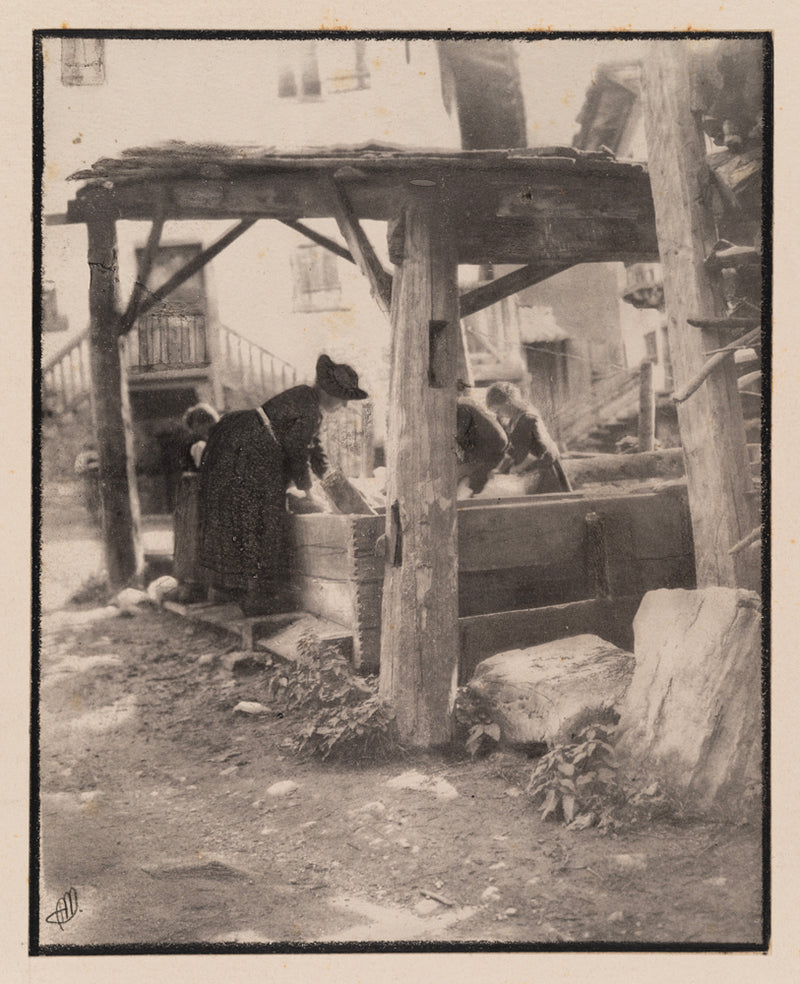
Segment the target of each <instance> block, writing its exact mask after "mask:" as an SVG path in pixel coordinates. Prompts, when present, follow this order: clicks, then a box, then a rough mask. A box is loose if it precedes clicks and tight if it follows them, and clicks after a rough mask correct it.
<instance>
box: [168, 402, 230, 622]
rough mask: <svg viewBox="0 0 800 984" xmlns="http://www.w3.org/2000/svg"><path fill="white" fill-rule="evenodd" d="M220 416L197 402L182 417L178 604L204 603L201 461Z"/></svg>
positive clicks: (175, 556)
mask: <svg viewBox="0 0 800 984" xmlns="http://www.w3.org/2000/svg"><path fill="white" fill-rule="evenodd" d="M218 421H219V414H218V413H217V411H216V410H215V409H214V408H213V407H212V406H210V405H209V404H208V403H198V404H196V405H195V406H193V407H190V408H189V409H188V410H187V411H186V413H185V414H184V415H183V428H184V437H183V441H182V446H181V462H180V464H181V470H182V474H181V480H180V483H179V485H178V492H177V496H176V501H175V516H174V526H173V529H174V540H175V549H174V553H173V559H172V570H173V573H174V575H175V577H176V578H177V580H178V583H179V588H178V595H177V598H178V601H182V602H184V603H187V604H189V603H191V602H196V601H202V600H203V599H204V598H205V597H206V594H207V587H206V584H205V579H204V577H203V573H202V568H201V567H200V563H199V559H198V546H199V542H198V541H199V534H200V495H199V493H200V477H199V474H198V473H199V470H200V461H201V460H202V456H203V451H204V450H205V446H206V443H207V442H208V438H209V435H210V434H211V431H212V429H213V428H214V426H215V425H216V424H217V422H218Z"/></svg>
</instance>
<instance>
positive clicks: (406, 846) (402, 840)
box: [395, 837, 411, 851]
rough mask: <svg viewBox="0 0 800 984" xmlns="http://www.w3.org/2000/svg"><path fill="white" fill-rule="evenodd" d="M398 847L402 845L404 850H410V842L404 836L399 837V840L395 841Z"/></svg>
mask: <svg viewBox="0 0 800 984" xmlns="http://www.w3.org/2000/svg"><path fill="white" fill-rule="evenodd" d="M395 843H396V844H397V846H398V847H402V848H403V850H404V851H409V850H411V842H410V841H407V840H406V839H405V837H401V838H400V840H398V841H395Z"/></svg>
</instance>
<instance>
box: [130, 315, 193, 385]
mask: <svg viewBox="0 0 800 984" xmlns="http://www.w3.org/2000/svg"><path fill="white" fill-rule="evenodd" d="M127 351H128V370H129V371H130V372H131V373H140V372H159V371H162V372H163V371H164V370H168V369H192V368H199V367H202V366H207V365H208V364H209V362H210V361H211V357H210V354H209V346H208V339H207V335H206V319H205V315H203V314H176V313H174V312H169V313H162V312H157V313H150V314H147V315H145V316H144V317H143V318H140V319H139V320H138V321H137V322H136V324H135V325H134V327H133V328H132V329H131V332H130V335H129V336H128V344H127Z"/></svg>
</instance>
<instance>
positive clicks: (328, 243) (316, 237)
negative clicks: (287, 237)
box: [278, 219, 356, 263]
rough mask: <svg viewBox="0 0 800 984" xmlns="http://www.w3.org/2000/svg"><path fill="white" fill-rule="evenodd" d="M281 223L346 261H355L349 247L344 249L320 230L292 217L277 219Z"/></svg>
mask: <svg viewBox="0 0 800 984" xmlns="http://www.w3.org/2000/svg"><path fill="white" fill-rule="evenodd" d="M278 221H279V222H282V223H283V225H285V226H288V227H289V228H290V229H294V231H295V232H299V233H300V235H301V236H305V237H306V239H310V240H311V242H312V243H316V244H317V245H318V246H324V247H325V249H328V250H330V251H331V253H335V254H336V255H337V256H340V257H341V258H342V259H343V260H347V262H348V263H355V262H356V261H355V260H354V259H353V254H352V253H351V252H350V250H349V249H345V248H344V246H340V245H339V243H337V242H335V241H334V240H333V239H329V238H328V237H327V236H323V235H322V233H321V232H317V230H316V229H312V228H311V227H310V226H307V225H306V224H305V223H304V222H295V221H294V220H292V219H279V220H278Z"/></svg>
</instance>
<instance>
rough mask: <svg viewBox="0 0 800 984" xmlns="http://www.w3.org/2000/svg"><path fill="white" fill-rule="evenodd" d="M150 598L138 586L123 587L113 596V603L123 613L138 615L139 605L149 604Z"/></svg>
mask: <svg viewBox="0 0 800 984" xmlns="http://www.w3.org/2000/svg"><path fill="white" fill-rule="evenodd" d="M150 602H151V598H150V596H149V595H148V593H147V592H146V591H140V590H139V589H138V588H123V589H122V591H120V592H119V594H118V595H117V596H116V597H115V598H114V604H115V605H116V606H117V608H119V610H120V612H122V614H123V615H138V614H139V606H140V605H149V604H150Z"/></svg>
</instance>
